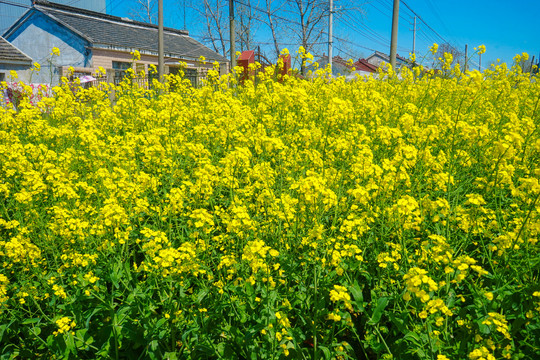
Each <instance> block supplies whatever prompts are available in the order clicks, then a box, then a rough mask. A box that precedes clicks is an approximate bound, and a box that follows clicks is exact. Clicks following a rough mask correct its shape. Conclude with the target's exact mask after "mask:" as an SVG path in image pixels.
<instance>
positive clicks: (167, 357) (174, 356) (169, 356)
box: [163, 352, 178, 360]
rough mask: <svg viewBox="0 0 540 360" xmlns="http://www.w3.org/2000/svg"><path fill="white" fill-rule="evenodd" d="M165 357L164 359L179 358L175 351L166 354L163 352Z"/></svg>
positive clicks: (172, 359)
mask: <svg viewBox="0 0 540 360" xmlns="http://www.w3.org/2000/svg"><path fill="white" fill-rule="evenodd" d="M163 359H164V360H178V356H177V355H176V353H175V352H166V353H165V354H163Z"/></svg>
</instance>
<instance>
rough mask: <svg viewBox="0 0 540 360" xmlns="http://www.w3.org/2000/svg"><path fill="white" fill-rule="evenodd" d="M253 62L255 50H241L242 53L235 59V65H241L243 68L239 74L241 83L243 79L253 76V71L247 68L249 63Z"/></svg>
mask: <svg viewBox="0 0 540 360" xmlns="http://www.w3.org/2000/svg"><path fill="white" fill-rule="evenodd" d="M254 63H255V51H253V50H246V51H242V53H241V54H240V56H239V57H238V60H236V64H237V66H241V67H243V68H244V71H243V72H242V75H241V76H240V82H241V83H243V82H244V80H245V79H249V78H250V77H251V76H253V74H254V71H253V70H250V69H249V65H250V64H254Z"/></svg>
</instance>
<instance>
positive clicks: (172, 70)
mask: <svg viewBox="0 0 540 360" xmlns="http://www.w3.org/2000/svg"><path fill="white" fill-rule="evenodd" d="M179 71H180V68H179V67H173V66H171V67H169V74H174V75H177V74H178V72H179ZM183 71H184V79H188V80H189V81H191V85H193V86H197V80H198V71H197V69H192V68H185V69H183Z"/></svg>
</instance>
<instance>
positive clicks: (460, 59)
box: [434, 42, 465, 66]
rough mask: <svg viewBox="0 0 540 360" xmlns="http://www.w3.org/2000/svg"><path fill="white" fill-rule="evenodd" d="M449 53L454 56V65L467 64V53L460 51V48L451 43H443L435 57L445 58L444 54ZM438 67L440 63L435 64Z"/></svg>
mask: <svg viewBox="0 0 540 360" xmlns="http://www.w3.org/2000/svg"><path fill="white" fill-rule="evenodd" d="M445 53H449V54H452V59H453V60H452V64H455V63H458V64H463V65H464V64H465V52H464V51H460V50H458V48H457V47H456V46H454V45H452V44H450V43H447V42H445V43H442V44H440V45H439V49H438V50H437V53H436V54H435V57H436V58H437V59H438V58H444V54H445ZM436 65H438V63H436V64H434V66H436Z"/></svg>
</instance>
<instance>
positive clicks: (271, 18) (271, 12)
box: [262, 0, 284, 57]
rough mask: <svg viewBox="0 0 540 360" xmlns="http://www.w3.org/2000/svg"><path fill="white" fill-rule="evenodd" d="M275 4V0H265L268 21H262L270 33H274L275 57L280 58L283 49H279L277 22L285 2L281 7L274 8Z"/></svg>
mask: <svg viewBox="0 0 540 360" xmlns="http://www.w3.org/2000/svg"><path fill="white" fill-rule="evenodd" d="M273 4H274V1H273V0H265V5H266V19H264V20H262V21H263V22H264V23H265V24H266V25H267V26H268V27H269V28H270V31H271V32H272V42H273V45H274V51H275V56H276V57H278V56H279V53H280V51H281V49H280V47H279V42H278V37H277V32H278V24H279V22H278V21H276V14H277V13H278V12H279V11H280V10H281V7H282V6H283V4H284V2H281V4H280V5H279V6H273Z"/></svg>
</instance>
